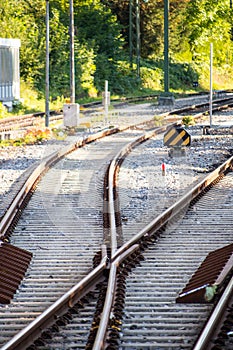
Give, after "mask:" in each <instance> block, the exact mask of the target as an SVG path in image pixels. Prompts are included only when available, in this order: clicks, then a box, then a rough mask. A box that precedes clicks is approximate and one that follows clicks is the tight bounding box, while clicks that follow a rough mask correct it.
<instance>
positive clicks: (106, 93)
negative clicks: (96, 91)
mask: <svg viewBox="0 0 233 350" xmlns="http://www.w3.org/2000/svg"><path fill="white" fill-rule="evenodd" d="M104 111H105V124H107V121H108V80H105V89H104Z"/></svg>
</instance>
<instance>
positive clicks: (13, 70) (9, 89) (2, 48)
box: [0, 38, 20, 107]
mask: <svg viewBox="0 0 233 350" xmlns="http://www.w3.org/2000/svg"><path fill="white" fill-rule="evenodd" d="M19 48H20V40H19V39H3V38H0V101H1V102H2V103H3V104H4V105H6V106H8V107H11V105H12V102H13V101H14V100H19V99H20V73H19Z"/></svg>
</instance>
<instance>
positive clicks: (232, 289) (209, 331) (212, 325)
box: [193, 277, 233, 350]
mask: <svg viewBox="0 0 233 350" xmlns="http://www.w3.org/2000/svg"><path fill="white" fill-rule="evenodd" d="M232 294H233V277H232V278H231V280H230V281H229V283H228V285H227V287H226V289H225V291H224V293H223V295H222V296H221V298H220V300H219V302H218V303H217V305H216V306H215V308H214V310H213V312H212V314H211V316H210V318H209V320H208V322H207V324H206V325H205V327H204V329H203V331H202V333H201V335H200V337H199V338H198V340H197V342H196V344H195V345H194V348H193V350H207V349H208V346H209V345H210V341H211V337H212V335H213V333H214V331H215V330H216V327H217V325H218V322H219V321H220V319H221V317H222V314H223V312H224V310H225V308H226V306H227V304H228V301H229V299H230V298H231V297H232Z"/></svg>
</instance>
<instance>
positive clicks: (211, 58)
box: [210, 43, 213, 127]
mask: <svg viewBox="0 0 233 350" xmlns="http://www.w3.org/2000/svg"><path fill="white" fill-rule="evenodd" d="M212 74H213V44H212V43H211V44H210V127H212V104H213V79H212Z"/></svg>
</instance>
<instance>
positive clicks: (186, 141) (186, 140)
mask: <svg viewBox="0 0 233 350" xmlns="http://www.w3.org/2000/svg"><path fill="white" fill-rule="evenodd" d="M163 143H164V146H167V147H183V146H190V145H191V136H190V134H189V133H188V132H187V131H186V130H185V129H184V128H182V127H180V126H177V127H172V128H171V129H169V130H168V131H167V132H166V133H165V134H164V139H163Z"/></svg>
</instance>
